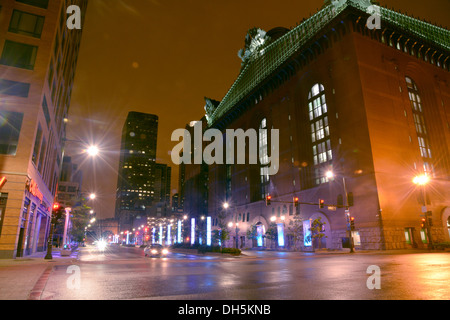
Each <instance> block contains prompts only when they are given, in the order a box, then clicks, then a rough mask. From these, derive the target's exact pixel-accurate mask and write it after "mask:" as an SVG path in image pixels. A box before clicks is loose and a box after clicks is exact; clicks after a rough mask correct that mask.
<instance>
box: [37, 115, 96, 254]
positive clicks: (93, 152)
mask: <svg viewBox="0 0 450 320" xmlns="http://www.w3.org/2000/svg"><path fill="white" fill-rule="evenodd" d="M64 121H65V122H66V120H64ZM63 141H64V143H65V142H79V143H83V142H82V141H79V140H69V139H66V138H63ZM86 152H87V153H88V154H89V155H90V156H91V157H95V156H97V155H98V153H99V149H98V148H97V147H95V146H89V147H88V148H87V150H86ZM64 154H65V151H64V147H63V150H62V154H61V163H60V165H59V167H60V169H59V176H58V181H59V179H61V176H62V172H63V161H64ZM92 195H94V194H91V199H93V198H92ZM94 198H95V195H94ZM52 215H53V211H52ZM67 215H68V213H66V216H67ZM51 219H53V217H51ZM52 243H53V228H50V233H49V235H48V246H47V253H46V255H45V257H44V259H46V260H50V259H53V255H52V249H53V244H52Z"/></svg>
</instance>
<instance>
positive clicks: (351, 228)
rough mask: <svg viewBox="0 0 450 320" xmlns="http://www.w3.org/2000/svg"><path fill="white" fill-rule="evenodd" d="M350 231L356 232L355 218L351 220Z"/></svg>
mask: <svg viewBox="0 0 450 320" xmlns="http://www.w3.org/2000/svg"><path fill="white" fill-rule="evenodd" d="M350 230H351V231H354V230H355V217H351V218H350Z"/></svg>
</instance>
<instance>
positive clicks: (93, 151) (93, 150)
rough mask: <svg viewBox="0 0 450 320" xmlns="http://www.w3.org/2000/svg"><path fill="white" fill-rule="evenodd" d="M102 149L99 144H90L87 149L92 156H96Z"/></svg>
mask: <svg viewBox="0 0 450 320" xmlns="http://www.w3.org/2000/svg"><path fill="white" fill-rule="evenodd" d="M99 152H100V150H99V148H98V147H97V146H89V147H88V148H87V149H86V153H87V154H88V155H89V156H91V157H95V156H97V155H98V154H99Z"/></svg>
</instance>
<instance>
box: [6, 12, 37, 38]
mask: <svg viewBox="0 0 450 320" xmlns="http://www.w3.org/2000/svg"><path fill="white" fill-rule="evenodd" d="M44 19H45V18H44V17H42V16H38V15H35V14H31V13H28V12H23V11H19V10H14V11H13V13H12V17H11V22H10V24H9V29H8V31H9V32H14V33H18V34H23V35H26V36H31V37H34V38H40V37H41V33H42V29H43V27H44Z"/></svg>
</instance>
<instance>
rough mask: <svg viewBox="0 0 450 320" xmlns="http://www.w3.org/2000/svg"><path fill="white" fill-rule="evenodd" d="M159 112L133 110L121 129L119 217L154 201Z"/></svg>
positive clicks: (117, 201) (118, 185)
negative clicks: (153, 113) (156, 113)
mask: <svg viewBox="0 0 450 320" xmlns="http://www.w3.org/2000/svg"><path fill="white" fill-rule="evenodd" d="M157 135H158V116H156V115H152V114H146V113H141V112H130V113H129V114H128V117H127V119H126V121H125V125H124V127H123V130H122V144H121V150H120V160H119V170H118V175H119V176H118V181H117V199H116V213H115V217H116V218H126V217H127V216H130V215H131V216H133V215H136V214H138V213H143V212H145V210H146V209H147V208H149V207H150V206H151V205H152V203H153V201H154V198H153V197H154V193H155V163H156V145H157Z"/></svg>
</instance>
